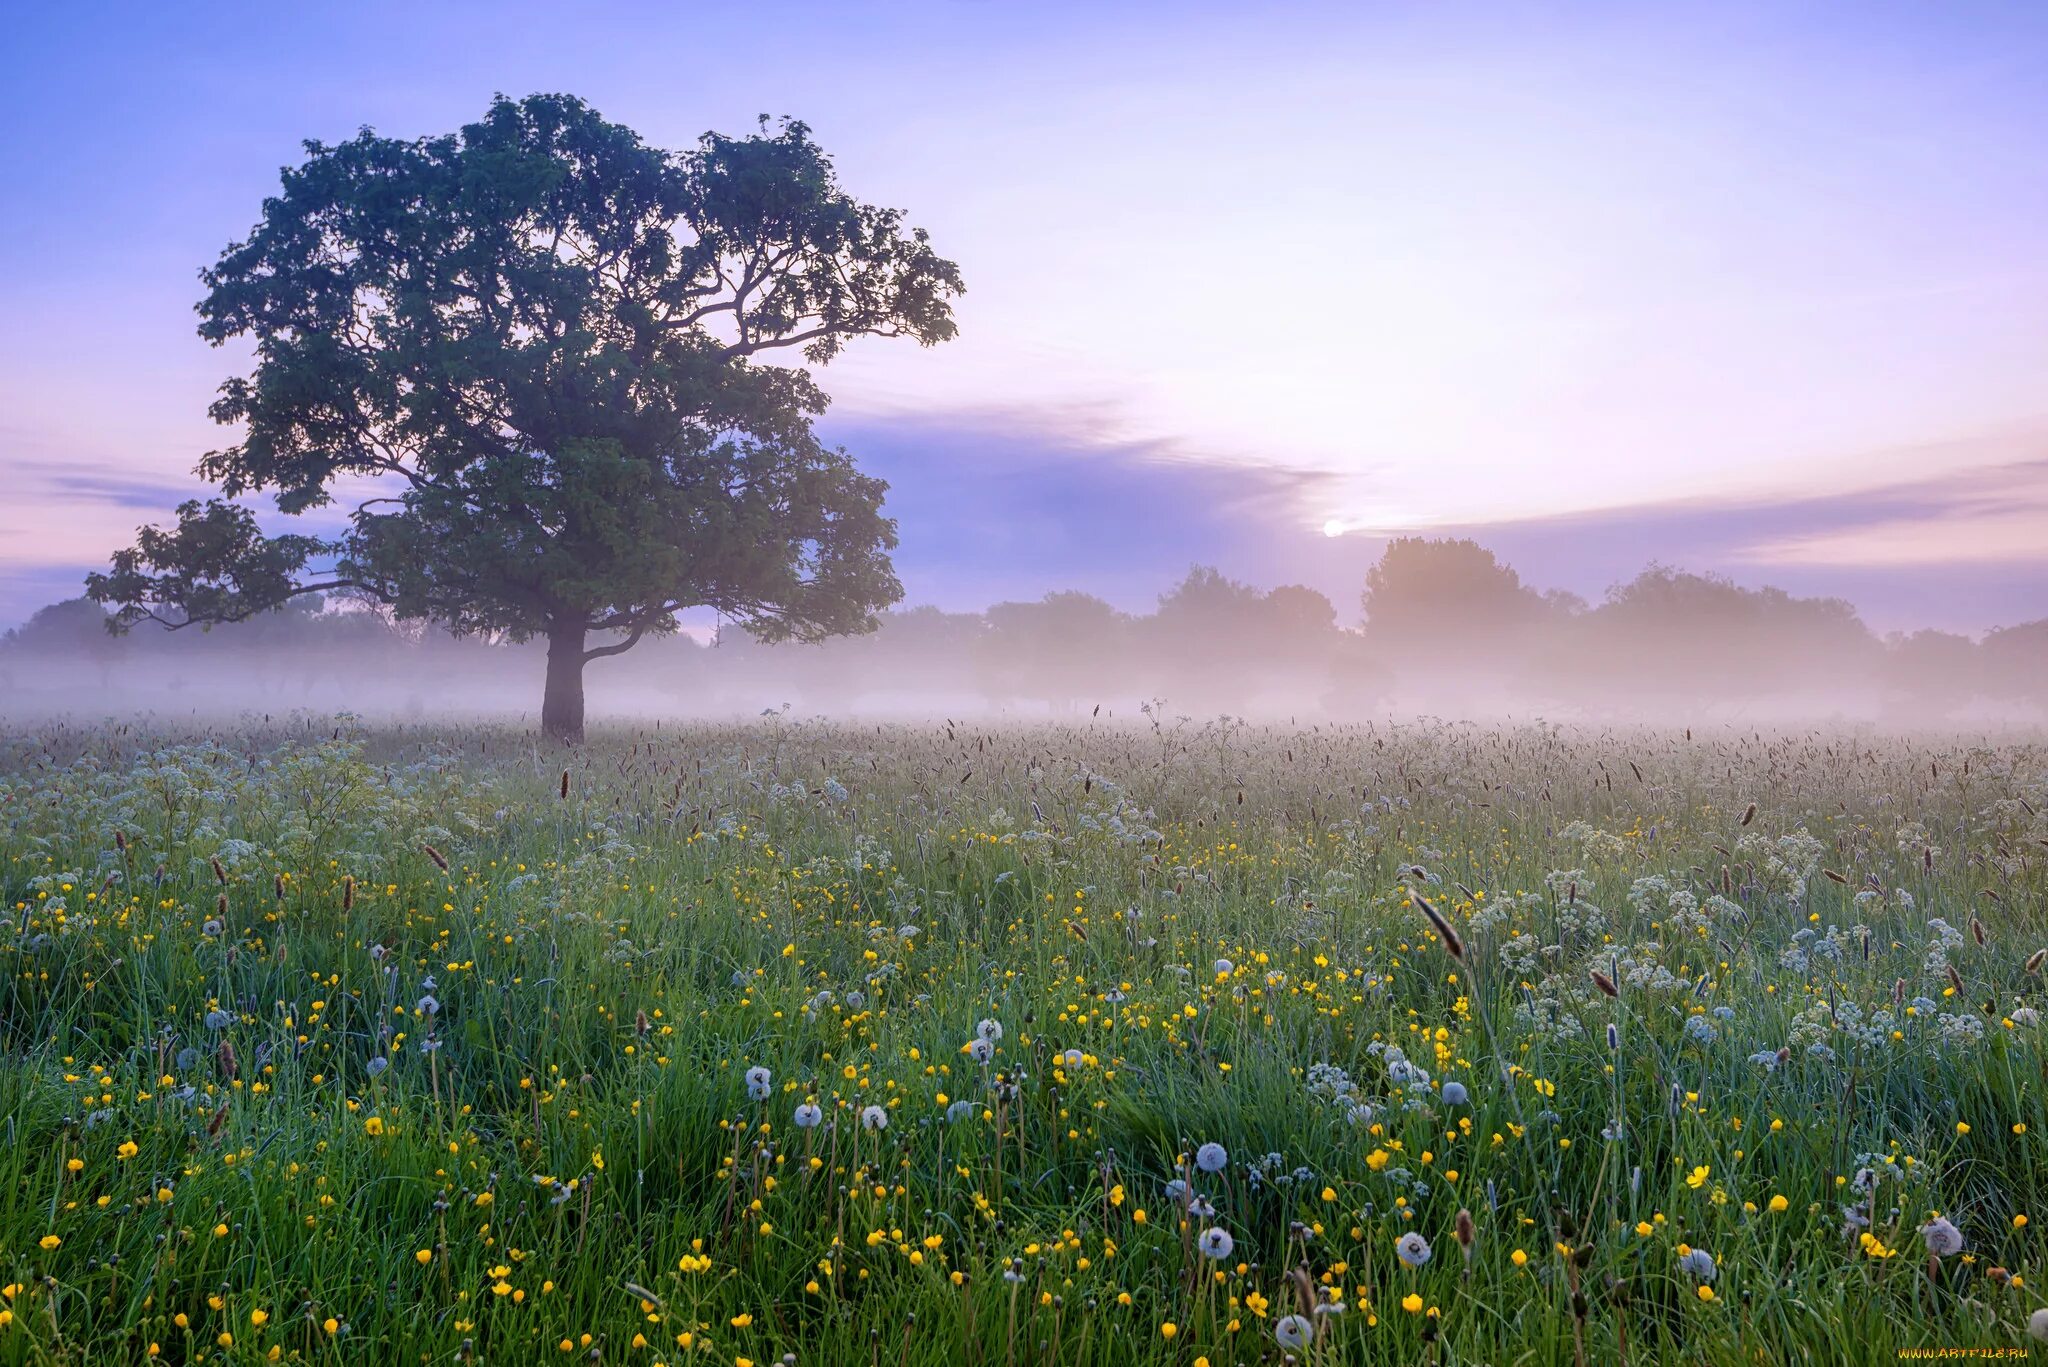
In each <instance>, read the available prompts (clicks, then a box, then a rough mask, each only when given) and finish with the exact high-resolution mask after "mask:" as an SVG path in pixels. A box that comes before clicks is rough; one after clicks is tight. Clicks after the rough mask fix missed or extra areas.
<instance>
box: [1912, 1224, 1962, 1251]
mask: <svg viewBox="0 0 2048 1367" xmlns="http://www.w3.org/2000/svg"><path fill="white" fill-rule="evenodd" d="M1920 1238H1921V1240H1922V1241H1923V1242H1924V1243H1925V1244H1926V1245H1927V1251H1928V1252H1929V1253H1932V1254H1933V1255H1934V1256H1935V1257H1937V1258H1946V1257H1948V1256H1950V1255H1951V1254H1955V1253H1960V1252H1962V1251H1963V1232H1962V1231H1961V1230H1960V1229H1957V1228H1956V1227H1955V1226H1954V1225H1953V1224H1951V1223H1949V1221H1948V1220H1947V1219H1946V1218H1944V1217H1942V1216H1936V1217H1935V1218H1934V1219H1932V1220H1929V1221H1928V1222H1927V1223H1926V1224H1924V1225H1922V1226H1920Z"/></svg>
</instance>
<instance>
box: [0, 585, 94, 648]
mask: <svg viewBox="0 0 2048 1367" xmlns="http://www.w3.org/2000/svg"><path fill="white" fill-rule="evenodd" d="M0 640H5V641H6V643H7V644H8V645H10V646H13V647H15V648H17V649H20V650H25V651H34V652H37V653H43V654H58V653H63V652H70V653H74V654H80V655H84V654H91V653H94V652H98V653H105V652H107V651H108V650H109V648H110V647H111V646H112V644H113V643H112V642H111V641H109V640H108V638H107V610H106V609H105V608H103V607H101V606H100V605H99V604H98V603H95V602H93V601H92V599H90V598H67V599H65V600H64V601H63V602H61V603H51V604H49V605H48V606H46V607H40V608H37V609H36V610H35V611H34V612H33V613H31V614H30V615H29V619H28V620H27V621H26V622H23V623H22V624H21V625H20V626H18V627H15V628H13V629H12V630H10V631H9V632H7V634H6V635H5V636H4V637H0Z"/></svg>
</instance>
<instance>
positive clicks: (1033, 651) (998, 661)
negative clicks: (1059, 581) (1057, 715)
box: [979, 592, 1130, 706]
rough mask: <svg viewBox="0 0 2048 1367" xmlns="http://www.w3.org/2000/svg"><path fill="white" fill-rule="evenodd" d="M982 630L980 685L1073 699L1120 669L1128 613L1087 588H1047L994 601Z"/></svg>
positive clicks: (993, 690)
mask: <svg viewBox="0 0 2048 1367" xmlns="http://www.w3.org/2000/svg"><path fill="white" fill-rule="evenodd" d="M985 616H986V617H987V619H988V630H987V632H986V634H985V635H983V637H982V638H981V647H980V652H979V653H980V657H981V658H980V670H979V672H980V674H981V676H982V681H983V682H982V688H983V691H984V692H986V693H988V694H990V695H991V696H992V697H996V698H1002V697H1037V698H1043V699H1045V700H1046V701H1048V702H1051V703H1055V704H1063V705H1068V706H1072V705H1074V704H1077V703H1080V702H1083V701H1086V700H1087V699H1088V696H1089V695H1090V694H1093V695H1095V698H1096V700H1097V701H1100V699H1101V695H1102V693H1103V692H1104V691H1105V690H1107V689H1110V688H1112V687H1114V686H1115V682H1116V680H1117V678H1118V677H1119V675H1120V673H1121V670H1122V665H1123V660H1124V651H1125V644H1126V640H1127V636H1128V633H1129V629H1130V619H1129V618H1127V617H1125V616H1124V614H1123V613H1121V612H1118V611H1117V610H1116V609H1115V608H1114V607H1111V606H1110V605H1109V604H1108V603H1106V602H1104V601H1103V600H1102V599H1100V598H1097V597H1095V596H1094V595H1093V594H1089V593H1074V592H1067V593H1048V594H1047V595H1046V596H1045V597H1044V598H1042V599H1040V600H1039V601H1037V602H1035V603H997V604H995V605H994V606H993V607H991V608H990V609H989V610H988V612H987V613H986V614H985Z"/></svg>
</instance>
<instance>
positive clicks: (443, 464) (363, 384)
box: [89, 95, 961, 742]
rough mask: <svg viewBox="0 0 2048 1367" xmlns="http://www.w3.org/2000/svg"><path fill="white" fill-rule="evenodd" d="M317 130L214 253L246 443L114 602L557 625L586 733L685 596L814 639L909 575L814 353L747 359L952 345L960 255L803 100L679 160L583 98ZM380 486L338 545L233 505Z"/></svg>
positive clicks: (283, 506) (545, 717) (199, 614)
mask: <svg viewBox="0 0 2048 1367" xmlns="http://www.w3.org/2000/svg"><path fill="white" fill-rule="evenodd" d="M306 153H307V159H306V161H305V163H304V164H303V165H301V166H299V167H297V168H296V169H291V170H287V171H286V172H285V173H284V177H283V188H282V190H281V192H280V193H279V194H277V195H276V196H274V197H273V198H271V199H269V200H267V201H265V203H264V206H263V217H262V220H261V222H259V223H258V224H257V225H256V228H255V230H254V232H253V233H252V234H251V236H250V237H249V239H248V240H247V241H246V242H240V243H236V244H235V245H233V246H231V247H229V248H228V250H227V251H226V252H225V253H224V254H223V255H222V256H221V258H220V260H219V261H218V262H217V263H216V264H215V265H214V266H213V267H212V268H211V269H209V270H208V271H206V272H205V273H204V276H203V279H204V282H205V284H206V286H207V288H208V293H207V296H206V298H205V299H204V300H203V301H202V302H201V304H200V306H199V312H200V315H201V319H202V322H201V326H200V333H201V335H202V336H204V337H205V338H206V339H207V340H208V341H211V342H213V343H215V344H221V343H225V342H228V341H231V340H235V339H242V338H247V339H249V340H250V341H252V342H253V343H254V346H255V351H256V367H255V371H254V373H253V374H251V375H249V376H247V377H236V378H233V379H230V380H229V381H228V382H227V383H226V384H224V385H223V386H222V387H221V390H220V396H219V398H218V400H217V401H216V402H215V403H214V405H213V408H212V413H213V416H214V418H215V419H216V420H217V421H219V422H222V423H228V424H243V431H242V437H241V440H240V441H239V442H237V443H236V444H235V445H233V446H230V447H228V448H227V449H225V450H222V451H216V452H214V453H213V454H211V455H209V456H207V457H206V459H205V460H204V461H202V462H201V463H200V466H199V473H200V474H201V475H202V476H203V477H204V478H206V479H207V480H209V481H211V482H213V483H216V484H218V485H219V486H220V488H221V492H222V494H223V495H224V496H225V497H224V498H219V499H214V500H211V501H209V502H207V503H205V504H204V505H201V504H199V503H197V502H192V503H187V504H185V505H183V506H182V507H180V508H179V510H178V523H177V525H176V526H175V527H173V528H171V529H169V530H164V529H158V528H145V529H143V530H142V531H141V532H140V534H139V536H138V539H137V543H136V545H135V546H134V547H133V548H131V549H128V550H125V551H122V552H120V553H119V554H117V555H116V556H115V557H114V562H113V566H112V569H111V570H110V572H108V573H104V574H96V575H93V576H92V577H91V579H90V581H89V592H90V593H91V595H92V597H94V598H95V599H97V600H99V601H100V602H103V603H113V604H118V605H119V608H120V611H119V613H118V614H117V617H116V622H117V624H118V625H121V626H127V625H129V624H132V623H135V622H138V621H141V620H145V619H154V620H157V621H160V622H164V623H165V624H167V625H176V626H182V625H186V624H191V623H201V624H204V623H213V622H222V621H233V620H237V619H240V618H245V617H248V616H251V615H253V614H255V613H258V612H263V611H265V610H268V609H270V608H274V607H276V606H277V605H278V604H279V603H281V602H283V601H285V600H286V599H288V598H290V597H293V596H295V595H299V594H306V593H314V592H327V591H346V592H351V593H355V594H359V595H364V596H367V597H369V598H371V599H374V600H376V601H377V602H380V603H383V604H385V605H387V606H388V607H389V608H390V609H391V610H392V612H393V613H394V614H395V615H396V616H397V617H398V618H401V619H412V618H426V619H431V620H433V621H436V622H440V623H443V624H445V625H446V626H447V627H449V628H450V629H452V630H454V631H456V632H458V633H490V634H495V635H497V636H499V637H502V638H505V639H510V640H513V641H520V640H525V639H528V638H531V637H543V638H545V639H546V641H547V645H548V669H547V686H546V693H545V697H544V700H543V703H542V709H541V723H542V727H543V729H544V730H545V731H546V733H547V734H548V735H550V736H553V737H556V738H559V739H562V740H565V741H572V742H573V741H578V740H580V739H581V738H582V735H583V669H584V666H585V664H586V663H587V662H589V661H591V660H594V659H597V658H599V657H601V656H606V655H614V654H618V653H619V652H621V651H624V650H627V649H629V648H631V647H632V646H633V645H634V644H635V643H636V642H638V641H639V640H640V639H641V638H642V637H643V636H644V635H646V634H647V633H649V632H656V633H661V632H668V631H673V630H674V629H675V627H676V614H677V613H678V612H679V611H681V610H683V609H685V608H689V607H693V606H709V607H713V608H716V609H718V610H719V611H721V612H723V613H724V614H726V615H727V616H728V617H730V618H733V619H735V620H737V621H740V622H742V623H744V624H746V625H747V626H748V628H749V629H750V630H753V631H755V632H757V633H759V634H762V635H765V636H772V637H796V638H799V639H805V640H811V639H818V638H821V637H824V636H829V635H833V634H837V633H841V632H852V631H862V630H866V629H868V628H869V627H870V626H871V625H872V620H873V618H872V614H873V613H874V611H875V610H876V609H877V608H880V607H882V606H885V605H887V604H889V603H891V602H893V601H895V600H896V598H897V597H899V596H900V592H901V590H900V588H899V586H898V584H897V581H896V576H895V574H894V572H893V570H892V568H891V566H890V562H889V555H888V552H889V550H890V549H891V548H892V547H893V546H894V545H895V527H894V524H893V523H892V522H891V521H890V520H889V519H887V518H885V517H884V516H883V515H882V511H881V503H882V495H883V492H884V487H885V486H884V485H883V484H882V482H881V481H879V480H876V479H873V478H870V477H868V476H865V475H862V474H861V473H860V472H859V471H858V470H856V469H855V467H854V465H853V462H852V460H851V458H850V457H849V456H848V455H847V454H846V453H845V452H844V451H840V450H836V449H830V448H827V447H826V446H824V445H823V444H822V443H821V442H820V441H819V440H818V438H817V436H816V435H815V434H814V432H813V430H812V419H813V418H814V417H815V416H816V415H817V414H818V413H820V412H822V411H823V409H824V407H825V403H826V399H825V395H824V394H823V392H822V391H821V390H820V389H819V388H818V387H817V385H816V384H815V383H814V382H813V380H812V378H811V375H810V374H809V372H808V371H807V370H805V369H802V368H799V367H794V366H783V365H767V364H759V363H757V360H756V358H760V357H764V356H766V355H767V354H769V353H778V352H782V351H784V350H795V351H797V352H798V354H800V355H801V357H802V358H803V359H804V360H806V361H808V362H810V363H812V364H816V365H821V364H823V363H825V362H828V361H830V360H831V359H832V358H833V357H834V356H835V355H836V354H838V352H839V351H840V349H841V348H842V347H843V346H844V345H845V344H846V342H847V341H848V340H849V339H851V338H854V337H859V336H881V337H909V338H912V339H914V340H916V341H918V342H920V343H923V344H926V345H930V344H932V343H935V342H940V341H944V340H946V339H947V338H949V337H951V336H952V335H953V333H954V324H953V317H952V312H951V308H950V305H949V300H950V299H951V298H952V297H953V296H955V295H956V294H958V293H959V292H960V289H961V284H960V276H959V272H958V270H957V269H956V268H955V267H954V266H953V264H952V263H951V262H948V261H946V260H944V259H942V258H940V257H939V256H937V255H936V254H935V253H934V252H933V251H932V249H931V247H930V246H929V245H928V243H927V242H926V239H925V236H924V234H923V233H922V232H921V231H909V230H906V229H905V228H904V226H903V223H902V219H901V216H900V215H899V214H898V213H897V212H896V211H894V210H890V209H879V208H874V207H871V206H868V205H865V204H861V203H859V202H857V201H855V200H853V199H852V198H850V197H849V196H848V195H846V194H845V193H844V192H843V191H842V190H841V189H840V188H839V186H838V184H837V182H836V179H835V177H834V174H833V170H832V165H831V163H830V161H829V160H827V158H826V157H825V155H824V153H823V152H821V151H820V150H819V149H818V147H817V146H816V145H815V144H814V143H813V142H812V141H811V138H810V133H809V130H808V129H807V128H806V127H805V126H804V125H803V124H801V123H793V122H785V123H783V124H781V125H780V126H776V127H771V126H769V124H768V122H767V121H766V120H765V119H764V120H763V126H762V129H761V131H760V132H759V133H757V134H755V135H752V136H748V137H743V138H728V137H722V136H719V135H717V134H707V135H705V137H704V138H703V139H702V140H701V142H700V143H699V144H698V145H697V147H696V148H694V149H693V150H691V151H689V152H686V153H671V152H666V151H662V150H660V149H657V148H653V147H649V146H647V145H646V144H644V143H642V142H641V141H640V139H639V138H638V137H637V136H636V135H635V134H634V133H633V132H632V131H631V130H629V129H627V128H624V127H621V126H620V125H618V124H614V123H609V122H607V121H606V120H604V119H603V118H601V117H599V116H598V114H597V113H596V112H595V111H593V110H591V109H590V108H589V107H588V106H586V105H584V104H583V103H582V102H581V101H579V100H576V99H573V98H570V97H567V96H560V95H535V96H531V97H529V98H527V99H525V100H521V101H517V102H514V101H511V100H508V99H504V98H502V97H500V98H499V99H498V100H496V101H495V102H494V103H493V104H492V105H491V107H490V109H489V111H488V112H487V113H486V114H485V116H484V117H483V119H482V120H481V121H480V122H477V123H474V124H471V125H469V126H467V127H465V128H464V129H462V130H461V132H459V133H456V134H453V135H450V136H445V137H434V138H424V139H420V140H417V141H411V142H406V141H399V140H396V139H391V138H382V137H378V136H376V135H374V134H373V133H370V132H368V131H367V130H366V131H364V132H363V133H362V134H360V135H359V136H357V137H356V138H353V139H351V140H350V141H347V142H344V143H341V144H339V145H335V146H326V145H323V144H320V143H317V142H309V143H307V144H306ZM364 481H369V482H370V483H371V484H372V486H373V492H372V493H371V494H370V495H369V496H367V497H366V498H365V499H364V500H363V501H362V502H361V503H359V504H357V505H356V506H355V507H354V509H353V510H352V511H350V512H349V513H348V514H347V528H346V530H345V531H343V532H341V533H340V534H339V535H338V536H331V537H330V536H326V535H300V534H291V535H280V536H275V537H266V536H265V535H264V534H263V533H262V532H261V531H259V529H258V526H257V523H256V519H255V517H254V515H253V514H252V513H251V512H250V511H249V510H248V509H247V508H245V507H244V506H242V505H241V504H239V503H236V502H233V501H230V500H233V499H236V498H238V497H240V496H243V495H247V494H254V493H259V492H261V493H268V494H269V495H271V497H272V498H273V499H274V500H275V502H276V505H277V508H278V510H279V511H280V512H282V513H285V514H302V513H308V512H315V511H318V510H322V509H325V508H326V507H328V506H329V505H330V504H331V503H332V502H333V501H334V500H335V498H336V497H337V496H338V494H339V493H340V492H341V491H342V490H343V489H344V488H352V487H361V485H362V483H363V482H364ZM593 633H598V634H602V636H603V639H604V640H605V643H604V644H601V645H596V646H592V645H590V644H589V639H590V637H591V636H592V634H593Z"/></svg>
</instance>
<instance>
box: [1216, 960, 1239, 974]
mask: <svg viewBox="0 0 2048 1367" xmlns="http://www.w3.org/2000/svg"><path fill="white" fill-rule="evenodd" d="M1236 971H1237V965H1236V964H1234V963H1232V962H1230V960H1228V959H1218V960H1217V961H1216V976H1217V977H1219V978H1227V977H1229V976H1230V975H1231V974H1232V973H1235V972H1236Z"/></svg>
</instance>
